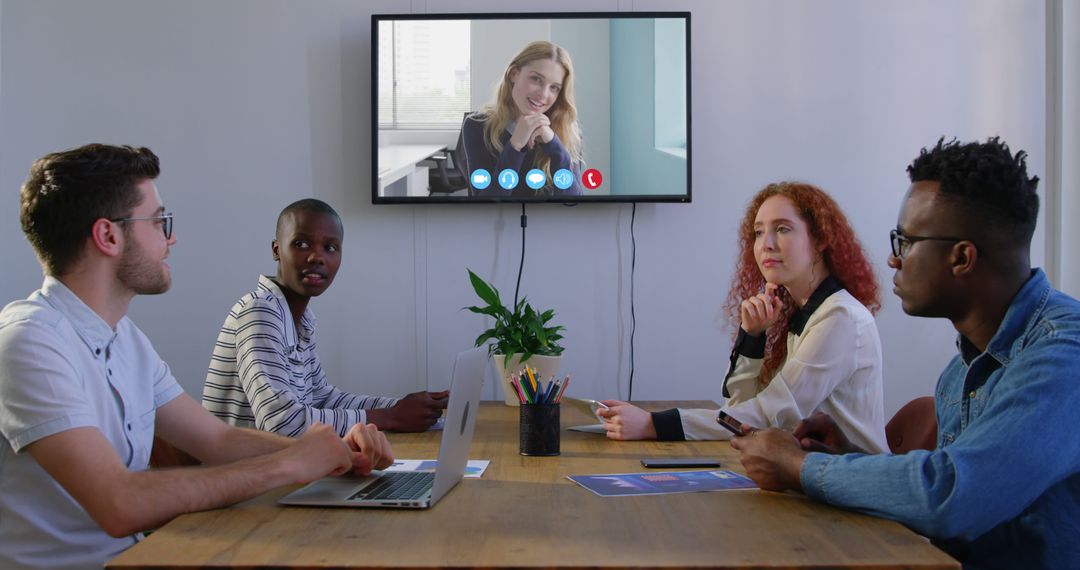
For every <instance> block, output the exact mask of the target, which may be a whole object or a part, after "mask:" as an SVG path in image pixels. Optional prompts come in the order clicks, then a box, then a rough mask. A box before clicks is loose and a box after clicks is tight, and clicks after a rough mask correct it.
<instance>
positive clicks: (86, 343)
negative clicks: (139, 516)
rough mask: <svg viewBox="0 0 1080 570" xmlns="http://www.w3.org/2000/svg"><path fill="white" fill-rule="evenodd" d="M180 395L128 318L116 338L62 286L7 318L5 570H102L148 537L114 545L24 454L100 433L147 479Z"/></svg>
mask: <svg viewBox="0 0 1080 570" xmlns="http://www.w3.org/2000/svg"><path fill="white" fill-rule="evenodd" d="M181 393H183V389H182V388H181V387H180V385H179V384H177V383H176V380H175V379H174V378H173V376H172V374H171V373H170V372H169V367H168V366H167V365H166V364H165V363H164V362H163V361H162V360H161V357H160V356H158V354H157V352H156V351H155V350H154V347H153V346H151V345H150V341H149V340H148V339H147V338H146V336H145V335H144V334H143V333H142V331H140V330H139V329H138V327H136V326H135V324H134V323H132V322H131V320H130V319H128V318H127V317H124V318H122V319H121V320H120V322H118V323H117V325H116V330H115V331H114V330H113V329H112V328H110V327H109V325H107V324H106V323H105V321H103V320H102V319H101V317H99V316H98V315H97V313H95V312H93V311H92V310H91V309H90V308H89V307H87V306H86V304H85V303H83V302H82V300H80V299H79V298H78V297H77V296H75V294H74V293H72V292H71V290H70V289H68V288H67V287H66V286H64V284H62V283H60V282H59V281H57V280H56V279H54V278H52V277H46V278H45V282H44V284H43V285H42V287H41V289H40V290H39V291H36V292H34V293H33V294H32V295H30V297H29V298H28V299H26V300H25V301H16V302H14V303H11V304H9V305H8V306H6V307H4V310H3V311H2V312H0V435H2V436H3V438H4V440H5V442H6V444H7V445H0V567H2V568H22V567H34V568H52V567H56V568H100V567H101V566H102V565H103V564H104V563H105V562H106V561H108V560H109V559H110V558H112V557H114V556H116V555H117V554H119V553H120V552H122V551H123V550H125V549H127V548H129V547H130V546H132V545H133V544H135V543H136V542H138V541H139V540H140V539H141V538H142V535H141V534H139V535H133V536H128V537H124V538H112V537H110V536H109V535H108V534H106V533H105V531H104V530H102V529H101V527H99V526H98V525H97V523H95V522H94V521H93V519H91V518H90V516H89V515H88V514H87V513H86V511H85V510H83V508H82V507H81V506H80V505H79V504H78V503H77V502H76V501H75V500H74V499H73V498H72V497H71V496H70V495H69V494H68V493H67V492H66V491H65V490H64V489H63V488H62V487H61V486H60V485H59V484H58V483H57V482H56V480H55V479H53V478H52V477H51V476H50V475H49V474H48V473H47V472H46V471H45V470H44V469H42V468H41V466H40V465H38V463H37V461H35V460H34V458H33V457H32V456H31V455H30V454H29V453H26V452H25V451H24V449H25V448H26V446H27V445H29V444H31V443H33V442H35V441H37V440H39V439H42V438H45V437H48V436H50V435H53V434H56V433H60V432H62V431H65V430H69V429H73V428H77V427H95V428H97V429H98V430H100V431H101V433H102V435H104V436H105V438H106V439H107V440H108V441H109V442H110V443H111V444H112V445H113V448H114V449H115V450H116V454H117V455H118V456H119V457H120V461H122V462H124V464H125V465H126V466H127V468H128V469H131V470H136V471H139V470H145V469H146V468H147V465H148V462H149V460H150V448H151V446H152V445H153V438H154V416H155V410H156V409H157V408H158V407H159V406H162V405H164V404H166V403H168V402H169V401H171V400H172V399H173V398H176V397H177V396H179V395H180V394H181Z"/></svg>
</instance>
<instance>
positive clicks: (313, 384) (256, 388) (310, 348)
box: [202, 275, 397, 437]
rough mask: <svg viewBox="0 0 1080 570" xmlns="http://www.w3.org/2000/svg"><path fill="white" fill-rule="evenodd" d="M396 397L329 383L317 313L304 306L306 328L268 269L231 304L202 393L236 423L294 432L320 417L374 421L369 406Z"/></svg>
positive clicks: (341, 424)
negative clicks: (321, 358) (318, 335)
mask: <svg viewBox="0 0 1080 570" xmlns="http://www.w3.org/2000/svg"><path fill="white" fill-rule="evenodd" d="M396 403H397V399H395V398H383V397H377V396H364V395H358V394H352V393H349V392H345V391H344V390H340V389H338V388H336V387H334V386H333V385H331V384H329V383H327V381H326V374H324V373H323V369H322V364H321V363H320V362H319V353H318V351H317V350H316V348H315V316H314V315H313V314H312V312H311V309H310V308H309V309H306V310H305V311H304V315H303V317H302V318H301V319H300V331H299V334H298V331H297V329H296V326H295V325H294V324H293V317H292V312H290V311H289V303H288V302H287V301H286V300H285V296H284V295H283V294H282V293H281V289H280V288H279V287H278V285H277V283H274V281H273V280H271V278H270V277H268V276H266V275H262V276H260V277H259V285H258V287H257V288H256V289H255V290H254V291H252V292H250V293H248V294H246V295H244V296H243V297H241V298H240V300H239V301H237V302H236V304H235V305H233V308H232V310H231V311H229V316H228V317H226V319H225V324H224V325H222V327H221V332H220V333H219V334H218V338H217V343H216V344H215V345H214V354H213V355H212V356H211V357H210V369H209V371H207V373H206V384H205V385H204V386H203V398H202V405H203V407H204V408H206V409H207V410H209V411H210V413H212V414H214V415H216V416H218V417H219V418H221V419H223V420H225V421H226V422H228V423H230V424H232V425H235V426H239V427H250V428H257V429H261V430H265V431H271V432H275V433H280V434H281V435H287V436H292V437H295V436H299V435H301V434H303V433H304V431H305V430H307V428H308V426H309V425H311V424H312V423H313V422H320V423H324V424H327V425H330V426H333V427H334V429H335V430H337V432H338V434H340V435H342V436H344V435H345V433H346V432H347V431H348V430H349V428H350V427H352V426H353V424H356V423H366V421H367V413H366V412H365V411H364V410H366V409H371V408H388V407H390V406H392V405H394V404H396Z"/></svg>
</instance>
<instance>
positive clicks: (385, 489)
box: [349, 471, 435, 501]
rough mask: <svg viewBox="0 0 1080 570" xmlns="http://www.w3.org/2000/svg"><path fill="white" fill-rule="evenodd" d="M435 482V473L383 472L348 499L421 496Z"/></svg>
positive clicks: (411, 497)
mask: <svg viewBox="0 0 1080 570" xmlns="http://www.w3.org/2000/svg"><path fill="white" fill-rule="evenodd" d="M434 482H435V474H434V473H427V472H423V471H405V472H393V473H383V474H382V476H380V477H379V480H378V481H377V482H376V483H375V484H374V485H368V486H367V487H364V488H363V489H361V490H359V491H357V492H356V494H354V495H353V496H351V497H349V500H350V501H367V500H376V501H382V500H390V501H401V500H405V501H408V500H412V499H419V498H420V497H423V496H424V494H425V493H427V492H428V490H430V489H431V486H432V484H433V483H434Z"/></svg>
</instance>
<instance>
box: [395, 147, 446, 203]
mask: <svg viewBox="0 0 1080 570" xmlns="http://www.w3.org/2000/svg"><path fill="white" fill-rule="evenodd" d="M444 150H446V147H445V146H444V145H435V144H395V145H386V146H381V147H379V196H427V195H428V167H426V166H421V165H420V163H421V162H423V161H425V160H427V159H429V158H431V157H432V156H434V155H436V154H439V153H440V152H443V151H444Z"/></svg>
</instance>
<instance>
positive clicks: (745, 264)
mask: <svg viewBox="0 0 1080 570" xmlns="http://www.w3.org/2000/svg"><path fill="white" fill-rule="evenodd" d="M773 196H783V197H785V198H787V199H788V200H791V203H792V204H794V205H795V209H796V210H797V211H798V212H799V217H801V218H802V219H803V221H804V222H806V225H807V227H808V228H809V230H810V236H811V237H812V238H813V241H814V243H815V244H817V245H824V246H825V249H824V251H822V253H821V255H822V259H823V260H824V262H825V266H826V267H827V268H828V270H829V273H830V274H832V276H833V277H834V278H835V279H836V280H837V281H839V282H840V284H841V285H842V286H843V287H844V289H846V290H847V291H848V293H851V296H853V297H855V298H856V299H858V300H859V302H860V303H862V304H863V305H865V306H866V308H867V309H869V310H870V312H871V313H877V311H878V309H880V308H881V301H880V299H879V298H878V282H877V276H876V275H875V274H874V268H873V266H872V265H871V264H870V259H869V258H868V257H867V256H866V251H865V250H863V247H862V244H861V243H860V242H859V238H857V237H856V236H855V230H853V229H852V228H851V224H850V223H848V219H847V216H845V215H844V212H843V211H841V210H840V206H839V205H837V204H836V201H835V200H833V199H832V198H831V197H830V196H829V195H828V194H826V193H825V191H824V190H822V189H820V188H818V187H817V186H813V185H811V184H805V183H801V182H780V183H776V184H769V185H768V186H766V187H765V188H763V189H762V190H761V191H759V192H758V193H757V194H756V195H755V196H754V197H753V199H751V200H750V203H749V204H748V205H747V207H746V213H745V214H744V215H743V219H742V223H741V224H739V260H738V262H737V264H736V265H735V276H734V277H733V278H732V280H731V289H730V290H729V291H728V295H727V301H726V302H725V303H724V308H725V310H726V311H727V313H728V315H729V318H730V319H731V322H732V323H733V324H734V325H735V332H736V334H737V333H738V330H739V329H738V327H739V326H740V325H741V322H740V318H739V305H740V304H741V303H742V302H743V300H744V299H748V298H750V297H752V296H754V295H757V294H758V293H760V292H761V291H762V290H763V289H764V287H765V277H764V276H763V275H762V274H761V270H760V269H759V268H758V264H757V259H755V258H754V219H755V218H756V217H757V212H758V209H759V208H761V204H762V203H764V202H765V200H768V199H769V198H771V197H773ZM778 296H779V297H780V300H781V301H783V302H784V309H783V312H782V314H781V316H780V319H779V320H778V321H777V322H776V324H774V325H773V326H771V327H769V330H768V332H767V334H766V341H765V362H764V364H763V366H762V369H761V375H760V376H758V383H760V384H761V385H762V386H764V385H765V384H768V383H769V380H770V379H771V378H772V376H773V374H774V373H775V372H776V371H777V370H778V369H779V368H780V366H781V365H782V364H783V362H784V359H785V358H787V333H788V321H789V320H790V319H791V315H793V314H795V311H796V310H797V307H796V306H795V303H794V302H793V301H792V299H791V295H790V294H789V293H788V291H787V289H785V288H780V289H779V290H778Z"/></svg>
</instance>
